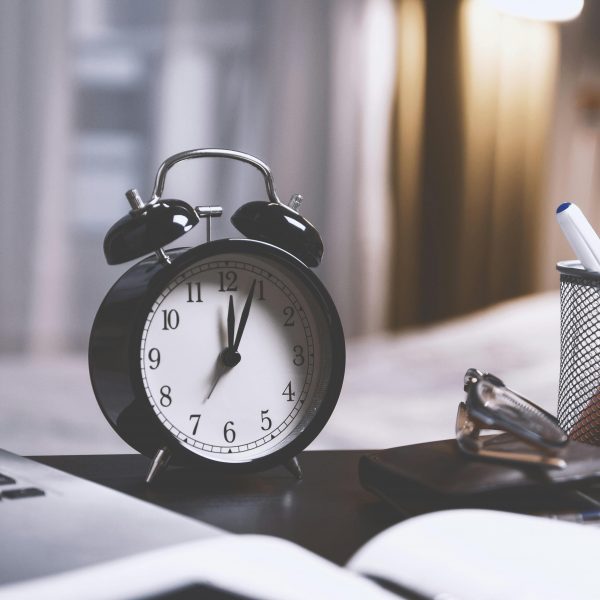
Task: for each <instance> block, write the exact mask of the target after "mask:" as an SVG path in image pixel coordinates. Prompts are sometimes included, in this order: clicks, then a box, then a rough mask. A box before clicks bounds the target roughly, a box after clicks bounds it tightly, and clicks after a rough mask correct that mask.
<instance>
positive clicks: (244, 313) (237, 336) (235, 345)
mask: <svg viewBox="0 0 600 600" xmlns="http://www.w3.org/2000/svg"><path fill="white" fill-rule="evenodd" d="M255 285H256V279H255V280H254V281H253V282H252V285H251V286H250V292H249V293H248V298H246V304H244V308H243V310H242V316H241V317H240V324H239V325H238V330H237V333H236V334H235V342H234V343H233V350H234V352H237V349H238V348H239V346H240V342H241V341H242V334H243V333H244V328H245V327H246V322H247V321H248V315H249V314H250V306H252V298H254V286H255Z"/></svg>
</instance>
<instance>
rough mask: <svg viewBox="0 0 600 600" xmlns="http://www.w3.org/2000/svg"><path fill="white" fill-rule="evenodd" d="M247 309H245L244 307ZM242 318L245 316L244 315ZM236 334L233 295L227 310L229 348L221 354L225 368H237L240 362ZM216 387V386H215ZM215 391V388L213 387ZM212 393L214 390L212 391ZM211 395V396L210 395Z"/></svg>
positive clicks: (221, 361)
mask: <svg viewBox="0 0 600 600" xmlns="http://www.w3.org/2000/svg"><path fill="white" fill-rule="evenodd" d="M244 308H245V307H244ZM242 318H244V315H243V314H242ZM234 333H235V310H234V308H233V295H230V296H229V308H228V309H227V348H225V349H224V350H223V351H222V352H221V354H219V359H220V363H221V364H222V365H223V366H224V367H229V368H230V367H235V365H237V364H238V363H239V362H240V359H241V357H240V354H239V352H238V351H237V347H236V346H235V341H234ZM215 385H216V384H215ZM213 389H214V386H213ZM211 392H212V390H211ZM209 395H210V394H209Z"/></svg>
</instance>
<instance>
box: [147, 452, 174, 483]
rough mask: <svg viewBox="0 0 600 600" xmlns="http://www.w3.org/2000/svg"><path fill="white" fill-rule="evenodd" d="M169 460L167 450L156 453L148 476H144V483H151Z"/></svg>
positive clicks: (169, 455)
mask: <svg viewBox="0 0 600 600" xmlns="http://www.w3.org/2000/svg"><path fill="white" fill-rule="evenodd" d="M170 459H171V453H170V452H169V450H168V448H161V449H160V450H159V451H158V452H157V453H156V456H155V457H154V460H153V461H152V465H150V470H149V471H148V475H146V483H148V484H150V483H152V482H153V481H154V478H155V477H156V476H157V475H158V474H159V473H160V472H161V471H162V470H163V469H165V468H166V466H167V465H168V464H169V460H170Z"/></svg>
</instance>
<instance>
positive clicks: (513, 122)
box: [390, 0, 559, 328]
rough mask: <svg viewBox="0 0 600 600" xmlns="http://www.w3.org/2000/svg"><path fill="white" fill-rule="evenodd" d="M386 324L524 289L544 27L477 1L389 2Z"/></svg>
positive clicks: (538, 173)
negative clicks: (392, 88) (392, 49)
mask: <svg viewBox="0 0 600 600" xmlns="http://www.w3.org/2000/svg"><path fill="white" fill-rule="evenodd" d="M397 18H398V47H397V64H398V74H397V85H396V93H395V95H396V103H395V114H394V118H395V121H394V132H393V143H392V181H393V189H394V198H393V211H394V226H395V234H396V235H395V248H394V261H393V266H392V281H393V285H392V296H391V306H390V308H391V310H390V315H391V325H392V327H395V328H398V327H403V326H407V325H411V324H416V323H424V322H430V321H434V320H437V319H442V318H446V317H450V316H454V315H458V314H462V313H465V312H468V311H470V310H473V309H477V308H480V307H483V306H487V305H489V304H492V303H494V302H497V301H500V300H503V299H506V298H510V297H513V296H517V295H520V294H524V293H527V292H529V291H532V290H533V289H534V287H535V285H536V280H537V277H536V275H535V273H534V270H535V266H536V264H537V262H536V261H537V256H536V253H537V249H538V247H539V243H538V239H539V235H540V231H539V229H540V228H539V227H538V219H539V218H540V212H541V211H540V207H541V199H542V197H543V194H544V190H543V182H544V180H545V172H546V163H547V157H546V148H547V146H548V130H549V121H550V114H551V110H552V99H553V97H554V77H555V73H556V67H557V62H558V46H559V44H558V34H557V30H556V28H555V26H552V25H549V24H544V23H537V22H534V21H526V20H519V19H516V18H513V17H508V16H502V15H500V14H498V13H496V12H495V10H494V9H493V8H492V7H491V6H489V5H488V4H487V3H485V2H484V1H483V0H480V1H477V0H463V1H462V2H461V1H459V0H444V2H439V1H437V0H429V1H424V0H399V2H398V6H397Z"/></svg>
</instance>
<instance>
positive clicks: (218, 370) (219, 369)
mask: <svg viewBox="0 0 600 600" xmlns="http://www.w3.org/2000/svg"><path fill="white" fill-rule="evenodd" d="M227 369H228V367H227V366H226V365H225V364H224V362H223V360H222V358H221V355H219V359H218V360H217V364H216V367H215V378H214V379H213V382H212V385H211V386H210V390H209V392H208V394H207V395H206V398H205V399H204V402H206V401H207V400H208V399H209V398H210V397H211V395H212V393H213V392H214V391H215V388H216V387H217V383H219V379H221V376H222V375H223V374H224V373H225V371H227Z"/></svg>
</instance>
